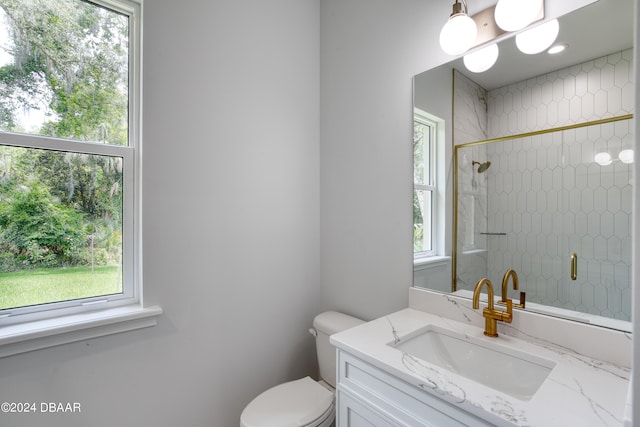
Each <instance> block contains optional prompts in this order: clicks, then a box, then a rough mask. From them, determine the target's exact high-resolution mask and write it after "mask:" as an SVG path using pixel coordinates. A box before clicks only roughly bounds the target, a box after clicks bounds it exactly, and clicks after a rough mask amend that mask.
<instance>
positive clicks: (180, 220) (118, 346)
mask: <svg viewBox="0 0 640 427" xmlns="http://www.w3.org/2000/svg"><path fill="white" fill-rule="evenodd" d="M144 13H145V16H144V31H145V33H144V49H145V51H144V55H145V56H144V107H145V110H144V111H145V113H144V179H143V181H144V182H143V184H144V202H143V205H144V238H143V240H144V242H143V243H144V250H145V252H144V274H145V277H144V281H145V288H144V293H145V295H144V296H145V303H146V304H158V305H161V306H162V308H163V309H164V314H163V315H162V316H160V317H159V324H158V326H156V327H154V328H150V329H145V330H140V331H135V332H129V333H123V334H118V335H114V336H109V337H104V338H99V339H96V340H91V341H86V342H78V343H75V344H70V345H64V346H60V347H56V348H49V349H46V350H41V351H36V352H31V353H26V354H21V355H17V356H13V357H8V358H3V359H0V401H7V400H8V401H27V402H31V401H35V402H40V401H45V402H48V401H55V402H57V401H72V402H73V401H77V402H80V403H81V404H82V413H81V414H80V415H45V416H41V417H38V416H34V415H32V414H29V415H15V416H11V415H5V414H0V425H2V426H3V427H9V426H20V427H22V426H25V427H27V426H28V427H33V426H52V427H57V426H64V427H72V426H82V427H87V426H91V427H94V426H95V427H99V426H105V427H107V426H109V427H110V426H123V427H124V426H167V427H175V426H197V427H200V426H215V427H227V426H229V427H231V426H237V425H238V422H239V417H240V412H241V410H242V408H243V407H244V406H245V405H246V404H247V403H248V402H249V401H250V400H251V399H252V398H253V397H254V396H255V395H257V394H258V393H260V392H261V391H263V390H264V389H266V388H267V387H270V386H273V385H275V384H277V383H280V382H283V381H285V380H289V379H295V378H300V377H302V376H303V375H306V374H315V372H316V370H317V367H316V363H315V359H314V357H315V353H314V351H315V350H314V346H313V344H314V342H313V337H311V335H309V333H308V332H307V330H308V328H309V327H310V326H311V322H312V318H313V316H314V315H315V314H316V313H317V312H318V311H319V298H320V297H319V295H320V281H319V276H320V274H319V258H320V255H319V245H320V243H319V223H320V220H319V213H320V211H319V67H320V65H319V55H318V45H319V18H318V17H319V4H318V2H317V1H316V0H270V1H269V2H265V1H262V0H225V1H215V2H210V1H208V0H184V1H174V0H146V1H145V3H144Z"/></svg>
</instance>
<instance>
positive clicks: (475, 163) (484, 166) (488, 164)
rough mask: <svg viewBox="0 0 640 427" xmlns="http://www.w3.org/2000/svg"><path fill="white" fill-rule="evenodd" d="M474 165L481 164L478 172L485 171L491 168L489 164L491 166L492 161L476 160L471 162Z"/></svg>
mask: <svg viewBox="0 0 640 427" xmlns="http://www.w3.org/2000/svg"><path fill="white" fill-rule="evenodd" d="M471 165H472V166H475V165H480V166H478V173H483V172H485V171H486V170H487V169H489V166H491V162H490V161H488V160H487V161H486V162H484V163H480V162H476V161H475V160H474V161H472V162H471Z"/></svg>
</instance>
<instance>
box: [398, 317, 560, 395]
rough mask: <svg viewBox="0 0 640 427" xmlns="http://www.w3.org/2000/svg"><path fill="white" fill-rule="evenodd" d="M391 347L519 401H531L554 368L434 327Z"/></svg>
mask: <svg viewBox="0 0 640 427" xmlns="http://www.w3.org/2000/svg"><path fill="white" fill-rule="evenodd" d="M498 340H499V338H498ZM389 345H390V346H392V347H395V348H396V349H398V350H400V351H402V352H404V353H407V354H409V355H411V356H413V357H416V358H418V359H421V360H423V361H425V362H428V363H431V364H433V365H437V366H439V367H441V368H444V369H447V370H449V371H451V372H454V373H456V374H458V375H461V376H463V377H466V378H468V379H470V380H473V381H475V382H478V383H481V384H483V385H485V386H487V387H491V388H493V389H494V390H498V391H501V392H503V393H505V394H508V395H510V396H512V397H515V398H517V399H520V400H529V399H531V397H532V396H533V395H534V394H535V392H536V391H537V390H538V388H540V386H541V385H542V383H543V382H544V380H545V379H546V378H547V376H548V375H549V373H550V372H551V370H552V369H553V367H554V366H555V362H553V361H551V360H548V359H543V358H540V357H537V356H534V355H531V354H528V353H524V352H520V351H518V350H515V349H512V348H509V347H505V346H502V345H500V344H499V343H497V342H496V343H493V342H489V341H487V339H479V338H475V337H469V336H466V335H463V334H459V333H457V332H454V331H450V330H448V329H445V328H441V327H438V326H435V325H429V326H427V327H426V328H422V329H419V330H418V331H416V332H415V333H413V334H410V335H408V336H406V337H403V338H402V339H400V341H399V342H392V343H389Z"/></svg>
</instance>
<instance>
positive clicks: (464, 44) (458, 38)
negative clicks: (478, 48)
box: [440, 0, 478, 55]
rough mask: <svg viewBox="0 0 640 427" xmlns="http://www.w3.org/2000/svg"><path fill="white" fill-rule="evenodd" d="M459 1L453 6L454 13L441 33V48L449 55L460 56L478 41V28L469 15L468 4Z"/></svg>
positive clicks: (464, 1) (464, 0)
mask: <svg viewBox="0 0 640 427" xmlns="http://www.w3.org/2000/svg"><path fill="white" fill-rule="evenodd" d="M462 1H463V3H464V4H462V3H460V2H459V1H458V0H456V2H455V3H454V4H453V12H452V13H451V16H449V20H448V21H447V23H446V24H444V27H442V30H441V31H440V46H441V47H442V50H444V51H445V52H446V53H448V54H449V55H460V54H461V53H464V52H466V51H467V50H469V49H470V48H471V47H472V46H473V43H474V42H475V41H476V36H477V34H478V28H477V27H476V23H475V21H474V20H473V19H471V18H470V17H469V16H468V15H467V2H466V0H462Z"/></svg>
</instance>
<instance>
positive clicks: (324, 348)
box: [313, 311, 364, 387]
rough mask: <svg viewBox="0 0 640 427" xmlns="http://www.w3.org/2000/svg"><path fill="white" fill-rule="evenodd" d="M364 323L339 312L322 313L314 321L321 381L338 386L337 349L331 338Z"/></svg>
mask: <svg viewBox="0 0 640 427" xmlns="http://www.w3.org/2000/svg"><path fill="white" fill-rule="evenodd" d="M362 323H364V321H363V320H360V319H357V318H355V317H352V316H349V315H347V314H343V313H338V312H337V311H327V312H324V313H320V314H318V315H317V316H316V317H315V319H313V328H314V329H315V334H314V335H315V337H316V351H317V352H318V365H319V366H320V379H323V380H324V381H326V382H327V383H329V384H331V386H332V387H335V386H336V348H335V347H334V346H333V345H332V344H331V343H330V342H329V336H331V335H332V334H335V333H338V332H341V331H344V330H346V329H349V328H352V327H354V326H357V325H360V324H362Z"/></svg>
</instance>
